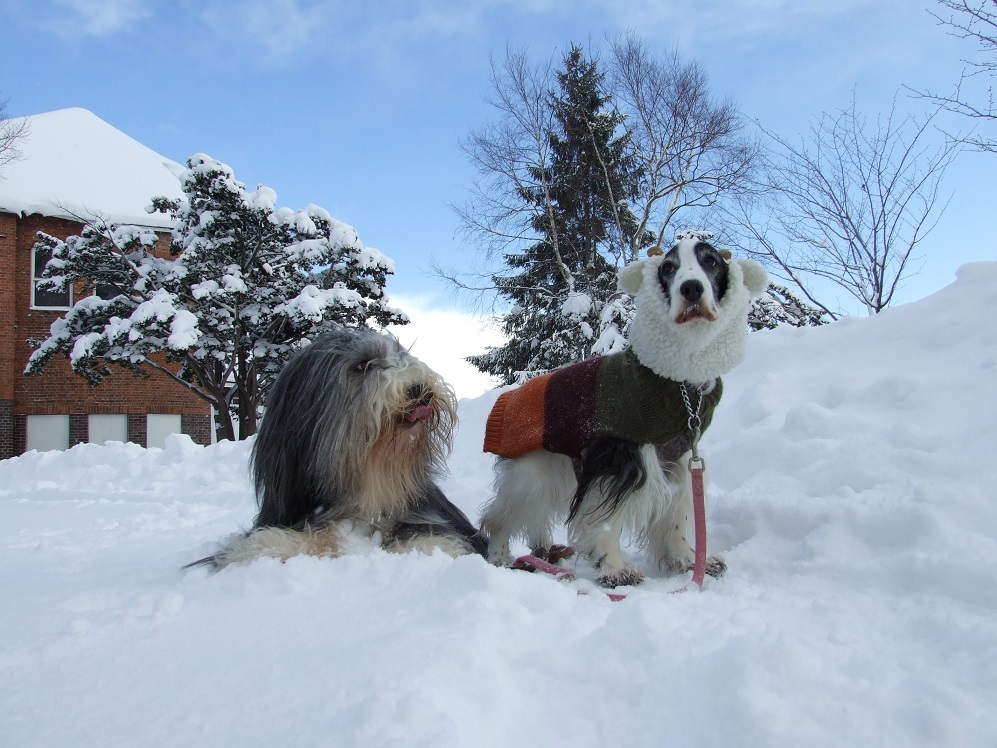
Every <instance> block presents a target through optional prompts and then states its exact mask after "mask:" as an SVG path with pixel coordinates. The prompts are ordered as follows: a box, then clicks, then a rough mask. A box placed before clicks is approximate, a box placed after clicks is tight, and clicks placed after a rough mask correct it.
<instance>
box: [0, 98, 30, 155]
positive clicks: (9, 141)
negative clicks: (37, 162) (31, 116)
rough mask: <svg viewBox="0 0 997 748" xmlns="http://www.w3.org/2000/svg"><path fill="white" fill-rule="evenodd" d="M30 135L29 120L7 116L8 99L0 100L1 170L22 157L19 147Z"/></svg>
mask: <svg viewBox="0 0 997 748" xmlns="http://www.w3.org/2000/svg"><path fill="white" fill-rule="evenodd" d="M27 135H28V120H27V118H23V119H11V118H9V117H7V101H6V99H3V100H0V170H2V169H3V167H4V166H6V165H7V164H9V163H10V162H11V161H15V160H17V159H19V158H20V157H21V150H20V148H19V147H18V146H19V144H20V143H21V141H23V140H24V138H25V137H26V136H27Z"/></svg>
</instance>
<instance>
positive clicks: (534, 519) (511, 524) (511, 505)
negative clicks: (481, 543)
mask: <svg viewBox="0 0 997 748" xmlns="http://www.w3.org/2000/svg"><path fill="white" fill-rule="evenodd" d="M574 491H575V473H574V468H573V467H572V465H571V460H570V459H569V458H568V457H565V456H564V455H559V454H553V453H551V452H544V451H543V450H537V451H535V452H530V453H529V454H525V455H523V456H522V457H517V458H515V459H499V460H498V461H497V462H496V463H495V496H494V498H493V499H492V500H491V501H490V502H489V503H488V504H487V505H486V506H485V507H484V509H483V510H482V516H481V527H482V529H483V530H484V531H485V532H486V533H487V535H488V560H489V561H490V562H491V563H493V564H496V565H500V566H501V565H503V564H506V563H508V562H509V541H510V540H511V539H512V538H513V537H515V536H517V535H523V536H525V538H526V542H527V543H528V544H529V547H530V549H531V550H534V551H536V550H539V549H544V550H546V549H547V548H548V547H550V545H551V543H552V542H553V539H552V532H553V526H554V522H561V521H563V519H564V517H565V516H566V514H567V511H568V505H569V503H570V501H571V496H572V494H574Z"/></svg>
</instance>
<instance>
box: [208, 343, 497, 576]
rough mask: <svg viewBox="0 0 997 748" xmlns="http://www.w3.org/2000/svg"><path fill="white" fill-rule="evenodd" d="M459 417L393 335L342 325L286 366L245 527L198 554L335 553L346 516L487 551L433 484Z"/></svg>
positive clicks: (388, 532) (220, 562) (445, 390)
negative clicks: (253, 513)
mask: <svg viewBox="0 0 997 748" xmlns="http://www.w3.org/2000/svg"><path fill="white" fill-rule="evenodd" d="M455 418H456V402H455V398H454V395H453V392H452V390H451V389H450V387H449V386H448V385H447V384H446V383H445V382H444V381H443V380H442V379H441V378H440V376H439V375H438V374H436V373H435V372H434V371H432V370H431V369H430V368H429V367H428V366H426V365H425V364H424V363H422V362H421V361H419V360H418V359H417V358H415V357H414V356H412V355H411V354H410V353H409V352H408V351H407V350H405V349H404V348H403V347H402V346H401V345H400V343H399V342H398V340H397V339H396V338H394V337H393V336H391V335H386V334H381V333H377V332H374V331H372V330H367V329H348V328H338V329H336V330H333V331H331V332H328V333H324V334H323V335H321V336H320V337H318V338H316V340H315V341H314V342H313V343H312V344H311V345H309V346H307V347H306V348H304V349H302V350H301V351H299V352H298V353H297V354H296V355H295V356H294V357H292V359H291V361H289V362H288V364H287V366H286V367H285V368H284V370H283V371H282V372H281V373H280V375H279V376H278V378H277V381H276V382H275V383H274V386H273V389H272V390H271V391H270V394H269V397H268V399H267V411H266V415H265V416H264V418H263V421H262V423H261V425H260V430H259V433H258V434H257V436H256V443H255V444H254V446H253V452H252V470H253V479H254V483H255V486H256V496H257V501H258V502H259V506H260V511H259V514H258V515H257V517H256V520H255V521H254V523H253V527H252V529H251V530H250V531H249V532H247V533H242V534H239V535H235V536H232V537H230V538H228V539H227V540H226V541H225V542H224V543H223V545H222V547H221V548H220V550H219V551H218V552H217V553H215V554H214V555H213V556H210V557H208V558H206V559H202V560H201V561H198V562H195V564H208V565H211V566H212V567H214V568H216V569H220V568H222V567H224V566H227V565H228V564H230V563H236V562H244V561H250V560H252V559H255V558H257V557H259V556H272V557H278V558H282V559H286V558H287V557H289V556H293V555H297V554H300V553H305V554H309V555H318V556H337V555H340V553H342V552H343V550H344V547H345V540H344V536H343V533H342V529H341V525H342V524H343V523H348V524H349V525H350V526H351V527H353V528H354V529H355V528H356V527H358V526H360V527H364V528H366V529H367V530H368V532H370V533H371V534H372V535H373V534H374V533H375V532H376V533H379V535H380V537H381V539H382V544H383V545H384V547H386V548H388V549H390V550H408V549H410V548H417V549H420V550H424V551H429V550H431V549H432V548H441V549H442V550H444V551H446V552H448V553H450V554H451V555H459V554H462V553H483V551H484V545H483V541H482V540H481V539H480V538H478V537H477V536H476V534H475V528H474V527H473V526H472V525H471V523H470V522H469V521H468V519H467V517H465V516H464V514H463V513H462V512H461V511H460V510H459V509H458V508H457V507H456V506H454V505H453V504H452V503H451V502H450V501H449V500H447V498H446V497H445V496H444V495H443V492H442V491H441V490H440V489H439V487H438V486H437V484H436V479H437V477H438V476H439V475H440V474H441V472H442V471H443V469H444V467H445V460H446V457H447V455H448V454H449V450H450V446H451V437H452V433H453V427H454V422H455Z"/></svg>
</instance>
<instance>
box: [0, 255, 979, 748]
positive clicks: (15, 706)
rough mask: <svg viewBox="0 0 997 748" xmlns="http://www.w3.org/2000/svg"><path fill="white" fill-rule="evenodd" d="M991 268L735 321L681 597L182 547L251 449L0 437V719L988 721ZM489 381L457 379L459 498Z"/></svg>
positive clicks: (259, 732) (104, 740)
mask: <svg viewBox="0 0 997 748" xmlns="http://www.w3.org/2000/svg"><path fill="white" fill-rule="evenodd" d="M995 305H997V263H978V264H973V265H967V266H964V267H963V268H962V269H961V270H960V272H959V274H958V279H957V280H956V282H955V283H953V284H952V285H950V286H948V287H947V288H945V289H943V290H942V291H940V292H938V293H937V294H935V295H933V296H931V297H929V298H927V299H924V300H922V301H920V302H917V303H915V304H909V305H906V306H902V307H897V308H894V309H891V310H888V311H886V312H884V313H882V314H880V315H878V316H876V317H874V318H868V319H846V320H843V321H840V322H836V323H833V324H831V325H828V326H825V327H821V328H806V329H797V328H780V329H777V330H772V331H763V332H758V333H752V335H751V336H750V338H749V345H748V357H747V360H746V361H745V362H744V364H743V365H741V366H740V367H739V368H737V369H735V370H734V371H733V372H732V373H731V374H730V375H728V376H727V377H726V378H725V395H724V400H723V402H722V403H721V404H720V406H719V408H718V410H717V414H716V417H715V419H714V422H713V425H712V426H711V428H710V430H709V431H708V432H707V434H706V436H705V437H704V441H703V445H702V447H703V454H704V456H705V458H706V460H707V463H708V466H709V469H710V482H709V489H708V499H709V502H710V506H709V512H708V516H709V534H710V544H711V551H712V552H721V553H723V554H724V556H725V558H726V560H727V562H728V565H729V571H728V573H727V575H726V576H725V577H724V578H722V579H720V580H711V581H709V582H708V583H707V586H706V589H705V591H704V592H702V593H687V594H684V595H670V594H667V593H668V591H669V590H671V589H674V588H676V587H678V586H680V585H681V584H682V583H684V581H685V577H683V576H678V577H663V576H661V575H660V574H659V573H657V572H654V571H653V570H652V569H650V568H649V567H648V566H647V564H646V562H645V560H644V559H643V556H641V554H640V552H639V550H638V549H635V548H630V549H629V550H628V554H629V555H630V557H631V559H632V560H633V561H634V562H635V563H637V564H638V565H639V566H641V568H642V569H643V570H644V571H646V572H649V573H651V574H652V577H651V578H650V579H649V580H648V581H647V582H646V583H645V584H644V585H642V586H641V587H639V588H636V589H634V590H629V591H628V592H629V595H628V597H627V598H626V599H625V600H623V601H622V602H616V603H614V602H611V601H610V600H609V599H608V598H607V597H605V596H604V595H601V594H599V593H598V591H596V590H592V591H591V593H590V594H587V595H579V594H577V592H578V590H579V589H588V588H587V587H585V586H584V582H585V581H586V580H587V578H589V577H590V574H589V571H588V570H587V569H586V568H585V567H584V566H580V567H579V573H580V575H581V577H582V581H580V582H578V583H576V584H575V585H572V584H568V583H562V582H557V581H554V580H552V579H549V578H546V577H540V576H533V575H529V574H526V573H524V572H518V571H510V570H506V569H497V568H493V567H491V566H489V565H487V564H486V563H485V562H484V561H483V560H481V559H479V558H476V557H464V558H459V559H455V560H454V559H450V558H449V557H446V556H443V555H440V554H437V555H433V556H419V555H391V554H387V553H384V552H382V551H380V550H379V549H377V548H374V547H372V546H370V545H369V544H368V545H367V546H366V547H365V546H364V545H363V544H362V543H358V544H357V549H356V553H354V554H352V555H349V556H346V557H342V558H339V559H334V560H329V559H315V558H293V559H291V560H289V561H288V562H287V563H285V564H280V563H278V562H276V561H272V560H262V561H259V562H257V563H254V564H252V565H249V566H243V567H231V568H229V569H226V570H225V571H223V572H221V573H219V574H216V575H208V574H207V573H205V572H203V571H195V572H192V573H186V574H184V573H181V572H180V571H179V567H180V566H181V565H182V564H184V563H187V562H189V561H192V560H194V559H197V558H200V557H201V556H202V555H204V554H206V553H209V552H210V551H211V550H212V548H213V547H214V544H215V543H216V542H217V541H218V539H220V538H221V537H222V536H224V535H226V534H228V533H230V532H234V531H236V530H238V529H239V528H243V527H245V526H247V525H248V524H249V523H250V522H251V520H252V517H253V513H254V505H253V501H252V497H251V493H250V487H249V482H248V479H247V475H246V460H247V456H248V452H249V445H248V444H246V443H238V444H233V443H229V442H223V443H220V444H217V445H214V446H211V447H198V446H196V445H194V444H193V443H192V442H191V441H190V440H189V439H187V438H186V437H177V436H174V437H171V438H170V439H169V440H168V441H167V444H166V448H165V449H163V450H156V449H149V450H145V449H142V448H139V447H137V446H135V445H131V444H109V445H107V446H103V447H98V446H94V445H80V446H77V447H74V448H73V449H71V450H69V451H67V452H62V453H58V452H47V453H36V452H32V453H28V454H25V455H23V456H21V457H18V458H14V459H10V460H6V461H3V462H0V589H2V590H3V593H2V594H3V598H4V605H3V608H2V612H0V724H2V725H3V726H4V727H3V742H4V744H8V745H18V746H50V745H101V746H118V745H136V744H141V745H155V746H170V745H177V746H180V745H183V746H200V745H204V746H207V745H247V746H254V745H260V746H262V745H287V746H297V745H301V746H305V745H309V746H311V745H336V746H399V745H405V746H408V745H427V746H450V745H474V746H511V745H573V746H606V745H628V746H661V745H666V744H667V745H679V746H683V745H737V746H773V745H774V746H797V745H807V746H838V745H890V746H922V745H946V746H987V745H995V744H997V720H994V719H993V705H994V704H995V703H997V647H995V644H994V642H995V641H997V572H995V571H994V569H995V567H997V564H995V562H997V502H994V500H993V486H994V485H995V484H997V460H995V459H994V448H995V447H997V438H995V429H994V425H993V424H994V421H995V417H997V398H995V397H994V393H993V388H994V384H995V383H997V329H995V327H994V326H993V325H992V324H991V323H990V322H989V318H987V317H985V316H983V315H982V312H983V311H984V310H990V309H993V308H994V307H995ZM497 394H498V393H497V391H495V392H491V393H488V394H486V395H484V396H482V397H479V398H475V399H468V400H463V401H461V404H460V419H461V423H460V430H459V432H458V434H457V439H456V444H455V449H454V452H453V454H452V456H451V458H450V461H449V466H450V475H449V477H448V478H447V480H446V481H445V483H444V489H445V491H446V492H447V494H448V495H449V496H450V497H451V498H452V499H453V500H454V501H455V502H456V503H458V504H459V505H460V506H461V507H462V508H463V509H464V510H465V511H466V512H467V513H468V514H469V515H471V517H472V519H476V518H477V515H478V507H479V505H480V504H481V502H482V501H483V500H484V499H485V498H486V497H487V496H488V493H489V487H490V483H491V461H490V458H489V457H488V456H487V455H484V454H482V453H481V446H480V445H481V440H482V434H483V425H484V419H485V417H486V415H487V412H488V409H489V407H490V406H491V403H492V402H494V400H495V398H496V397H497Z"/></svg>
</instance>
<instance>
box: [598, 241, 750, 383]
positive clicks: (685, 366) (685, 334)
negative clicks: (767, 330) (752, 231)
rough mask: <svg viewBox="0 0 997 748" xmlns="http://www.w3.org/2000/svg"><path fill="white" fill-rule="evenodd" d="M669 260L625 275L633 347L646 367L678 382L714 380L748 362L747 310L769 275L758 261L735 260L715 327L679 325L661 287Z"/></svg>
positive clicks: (655, 260) (642, 263) (658, 259)
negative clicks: (632, 303) (631, 310)
mask: <svg viewBox="0 0 997 748" xmlns="http://www.w3.org/2000/svg"><path fill="white" fill-rule="evenodd" d="M663 260H664V256H662V255H657V256H654V257H649V258H648V259H646V260H638V261H637V262H633V263H631V264H629V265H627V266H626V267H625V268H623V270H621V271H620V273H619V276H618V278H617V283H618V285H619V288H620V290H621V291H623V292H624V293H627V294H630V295H631V296H633V297H634V301H635V303H636V306H637V313H636V316H635V317H634V320H633V322H632V323H631V325H630V336H629V337H630V345H631V346H632V347H633V349H634V352H635V353H636V354H637V358H638V359H640V362H641V363H642V364H644V366H646V367H648V368H649V369H651V370H652V371H654V372H655V373H656V374H658V376H662V377H666V378H668V379H672V380H675V381H677V382H691V383H697V384H698V383H702V382H707V381H709V380H711V379H715V378H716V377H719V376H721V375H723V374H726V373H727V372H728V371H730V370H731V369H733V368H734V367H735V366H737V365H738V364H739V363H741V361H742V360H744V350H745V341H746V339H747V336H748V305H749V304H750V302H751V300H752V299H754V298H757V297H759V296H761V295H762V294H763V293H764V292H765V289H766V288H767V287H768V273H766V272H765V268H763V267H762V266H761V265H759V264H758V263H757V262H755V261H754V260H739V259H731V260H730V261H728V269H729V271H730V278H729V284H728V288H727V291H726V293H725V294H724V296H723V298H722V299H721V300H720V303H719V305H718V312H719V315H718V317H717V319H716V320H715V321H713V322H706V321H703V320H695V321H691V322H686V323H684V324H677V323H676V322H674V321H673V320H672V318H671V314H670V312H669V305H668V300H667V298H666V297H665V293H664V291H663V290H662V288H661V284H660V283H659V282H658V266H659V265H661V263H662V261H663Z"/></svg>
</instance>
